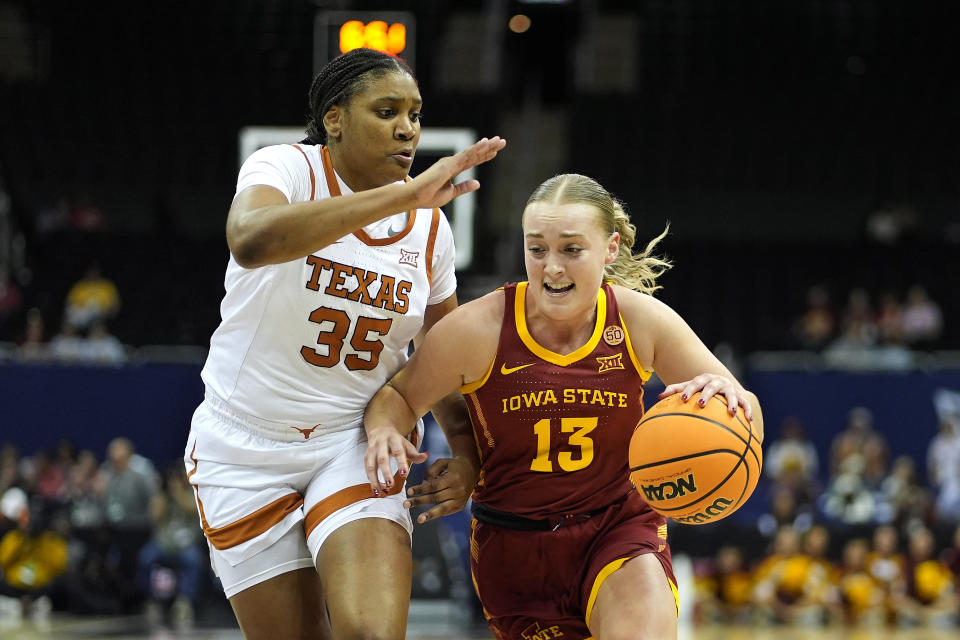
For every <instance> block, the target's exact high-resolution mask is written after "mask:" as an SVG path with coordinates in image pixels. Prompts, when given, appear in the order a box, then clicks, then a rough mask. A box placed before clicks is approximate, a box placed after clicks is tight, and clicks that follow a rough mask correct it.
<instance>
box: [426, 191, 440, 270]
mask: <svg viewBox="0 0 960 640" xmlns="http://www.w3.org/2000/svg"><path fill="white" fill-rule="evenodd" d="M439 227H440V209H438V208H436V207H434V209H433V218H431V219H430V235H429V236H427V256H426V257H427V285H428V286H431V287H432V286H433V245H435V244H436V243H437V229H438V228H439Z"/></svg>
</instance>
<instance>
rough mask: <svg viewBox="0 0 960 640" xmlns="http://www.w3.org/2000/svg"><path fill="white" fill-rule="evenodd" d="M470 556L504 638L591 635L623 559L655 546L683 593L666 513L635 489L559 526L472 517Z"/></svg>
mask: <svg viewBox="0 0 960 640" xmlns="http://www.w3.org/2000/svg"><path fill="white" fill-rule="evenodd" d="M471 528H472V532H471V538H470V564H471V568H472V570H473V578H474V584H475V586H476V588H477V594H478V595H479V596H480V602H481V603H482V604H483V608H484V613H485V614H486V616H487V621H488V623H489V625H490V628H491V629H492V630H493V632H494V634H495V635H496V636H497V638H498V639H500V640H514V639H516V640H546V639H547V638H559V637H563V639H564V640H574V639H576V638H588V637H590V635H591V634H590V631H589V629H588V628H587V623H586V619H587V612H588V610H590V609H592V607H593V604H594V601H595V599H596V595H597V591H598V590H599V588H600V585H601V584H602V582H603V580H604V579H606V577H607V576H608V575H609V574H610V573H611V572H612V570H613V569H616V568H618V567H619V566H620V564H622V562H623V560H625V559H629V558H634V557H636V556H639V555H641V554H644V553H653V554H655V555H656V556H657V558H658V559H659V560H660V563H661V564H662V565H663V570H664V572H665V573H666V575H667V578H668V579H669V580H670V582H671V585H672V588H673V589H674V594H676V582H677V580H676V578H675V577H674V575H673V564H672V562H671V560H670V548H669V546H668V545H667V540H666V536H667V527H666V519H665V518H664V517H663V516H661V515H658V514H657V513H655V512H653V511H651V510H650V507H649V506H647V504H646V502H644V501H643V499H642V498H641V497H640V496H639V495H638V494H637V492H636V491H631V492H630V493H628V494H627V495H626V496H625V497H624V498H622V499H620V500H619V501H617V502H615V503H614V504H612V505H610V506H609V507H607V508H606V509H604V510H603V511H601V512H599V513H595V514H593V515H591V517H589V518H569V519H567V520H565V521H564V523H563V524H562V525H561V526H559V527H558V528H556V529H555V530H541V531H531V530H518V529H510V528H505V527H502V526H495V525H492V524H487V523H485V522H480V521H478V520H477V519H476V518H474V520H473V521H472V523H471Z"/></svg>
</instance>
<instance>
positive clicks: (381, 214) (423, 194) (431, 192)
mask: <svg viewBox="0 0 960 640" xmlns="http://www.w3.org/2000/svg"><path fill="white" fill-rule="evenodd" d="M505 145H506V141H505V140H502V139H500V138H499V137H494V138H491V139H489V140H488V139H487V138H483V139H481V140H479V141H478V142H476V143H474V144H473V145H471V146H470V147H468V148H466V149H464V150H463V151H461V152H459V153H457V154H455V155H452V156H449V157H446V158H441V159H440V160H438V161H437V162H436V163H434V164H433V165H432V166H431V167H430V168H429V169H427V170H426V171H424V172H423V173H422V174H420V175H419V176H417V177H416V178H414V179H413V180H411V181H410V182H406V183H391V184H387V185H384V186H382V187H377V188H376V189H368V190H366V191H359V192H357V193H351V194H348V195H345V196H342V197H339V198H326V199H323V200H311V201H308V202H296V203H292V204H291V203H290V201H289V200H288V199H287V196H285V195H284V194H283V193H282V192H281V191H280V190H278V189H275V188H274V187H269V186H265V185H255V186H251V187H248V188H246V189H244V190H243V191H241V192H240V193H239V194H237V196H236V198H234V200H233V204H232V205H231V206H230V212H229V213H228V214H227V244H228V245H229V246H230V252H231V253H232V254H233V257H234V259H235V260H236V261H237V264H239V265H240V266H242V267H246V268H248V269H252V268H255V267H262V266H265V265H268V264H280V263H283V262H289V261H291V260H296V259H298V258H302V257H303V256H306V255H310V254H311V253H313V252H314V251H318V250H319V249H322V248H323V247H325V246H327V245H329V244H331V243H333V242H334V241H336V240H338V239H339V238H342V237H343V236H345V235H347V234H350V233H353V232H354V231H356V230H357V229H360V228H362V227H364V226H366V225H368V224H370V223H372V222H376V221H377V220H380V219H381V218H385V217H387V216H390V215H393V214H395V213H399V212H400V211H407V210H409V209H417V208H433V207H440V206H443V205H444V204H446V203H448V202H450V200H452V199H453V198H455V197H457V196H460V195H463V194H464V193H469V192H471V191H476V190H477V189H478V188H479V187H480V183H479V182H477V181H476V180H465V181H463V182H460V183H458V184H454V183H453V179H454V178H455V177H456V176H457V175H458V174H459V173H461V172H462V171H465V170H467V169H469V168H471V167H475V166H477V165H478V164H481V163H484V162H487V161H488V160H491V159H493V158H494V157H495V156H496V155H497V152H499V151H500V150H501V149H503V147H504V146H505Z"/></svg>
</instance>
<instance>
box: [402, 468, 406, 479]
mask: <svg viewBox="0 0 960 640" xmlns="http://www.w3.org/2000/svg"><path fill="white" fill-rule="evenodd" d="M400 477H401V478H406V477H407V470H406V469H400Z"/></svg>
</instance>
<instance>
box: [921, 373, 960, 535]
mask: <svg viewBox="0 0 960 640" xmlns="http://www.w3.org/2000/svg"><path fill="white" fill-rule="evenodd" d="M933 404H934V409H935V410H936V413H937V420H938V427H939V431H938V432H937V435H935V436H934V437H933V438H932V439H931V440H930V444H929V445H928V446H927V473H928V476H929V480H930V485H931V486H932V487H933V489H934V490H935V491H936V511H937V518H938V519H940V520H943V521H945V522H952V523H960V393H957V392H956V391H950V390H948V389H938V390H937V391H936V392H935V393H934V396H933Z"/></svg>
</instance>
